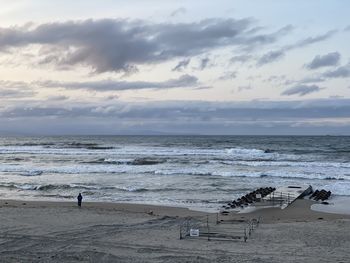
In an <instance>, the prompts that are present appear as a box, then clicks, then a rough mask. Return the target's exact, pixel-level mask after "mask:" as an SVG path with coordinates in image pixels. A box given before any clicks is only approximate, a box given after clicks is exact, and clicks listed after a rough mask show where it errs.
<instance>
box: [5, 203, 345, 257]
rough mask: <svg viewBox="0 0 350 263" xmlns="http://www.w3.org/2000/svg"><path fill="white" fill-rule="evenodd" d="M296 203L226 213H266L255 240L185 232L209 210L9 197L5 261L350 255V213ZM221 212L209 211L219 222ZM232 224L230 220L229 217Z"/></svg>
mask: <svg viewBox="0 0 350 263" xmlns="http://www.w3.org/2000/svg"><path fill="white" fill-rule="evenodd" d="M312 204H313V203H312V202H311V201H309V200H297V201H296V202H294V203H293V204H292V205H291V206H289V207H288V208H286V209H284V210H281V209H278V208H268V209H262V210H258V211H255V212H252V213H245V214H233V215H229V216H219V220H238V219H239V220H245V219H249V218H257V217H259V216H260V217H261V218H262V219H261V223H260V226H259V227H258V228H257V229H256V230H255V231H254V233H253V234H252V236H251V237H250V238H248V240H247V242H246V243H245V242H243V241H241V240H236V241H232V240H230V241H215V240H211V241H207V240H206V239H196V238H192V239H183V240H180V239H179V226H180V224H181V223H182V222H184V218H186V217H191V218H193V219H195V220H203V221H205V220H206V218H207V215H208V214H207V213H203V212H196V211H190V210H188V209H184V208H173V207H161V206H148V205H136V204H114V203H83V207H82V208H81V209H79V208H78V207H77V206H76V204H75V203H70V202H39V201H35V202H32V201H14V200H2V201H1V202H0V215H1V234H0V261H1V262H349V255H348V251H349V250H350V238H349V233H350V216H349V215H341V214H335V213H322V212H315V211H312V210H311V209H310V206H311V205H312ZM216 219H217V218H216V214H209V222H210V224H211V225H215V224H216ZM225 227H228V228H230V224H225Z"/></svg>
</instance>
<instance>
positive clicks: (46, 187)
mask: <svg viewBox="0 0 350 263" xmlns="http://www.w3.org/2000/svg"><path fill="white" fill-rule="evenodd" d="M0 188H7V189H17V190H30V191H42V192H51V191H55V190H64V191H69V190H81V191H104V190H114V191H119V192H134V193H142V192H170V191H177V190H178V189H175V188H168V187H165V188H154V189H152V188H144V187H136V186H124V187H117V186H103V185H84V184H28V183H24V184H21V183H0Z"/></svg>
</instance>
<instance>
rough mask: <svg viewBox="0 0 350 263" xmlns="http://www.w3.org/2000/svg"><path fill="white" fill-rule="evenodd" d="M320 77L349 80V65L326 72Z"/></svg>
mask: <svg viewBox="0 0 350 263" xmlns="http://www.w3.org/2000/svg"><path fill="white" fill-rule="evenodd" d="M322 76H323V77H325V78H349V77H350V63H349V64H347V65H345V66H341V67H338V68H337V69H335V70H330V71H327V72H325V73H323V75H322Z"/></svg>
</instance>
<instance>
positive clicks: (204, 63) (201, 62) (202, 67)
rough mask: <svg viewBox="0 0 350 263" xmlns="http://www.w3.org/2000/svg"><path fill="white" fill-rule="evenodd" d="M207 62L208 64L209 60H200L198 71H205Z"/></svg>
mask: <svg viewBox="0 0 350 263" xmlns="http://www.w3.org/2000/svg"><path fill="white" fill-rule="evenodd" d="M209 62H210V59H209V58H202V59H201V61H200V65H199V69H200V70H204V69H206V68H207V67H208V65H209Z"/></svg>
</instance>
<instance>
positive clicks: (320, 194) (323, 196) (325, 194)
mask: <svg viewBox="0 0 350 263" xmlns="http://www.w3.org/2000/svg"><path fill="white" fill-rule="evenodd" d="M331 194H332V192H331V191H326V190H324V189H322V190H315V192H313V193H312V194H311V196H310V197H309V198H310V199H314V200H315V201H319V200H321V201H325V200H327V199H328V198H329V197H330V196H331Z"/></svg>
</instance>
